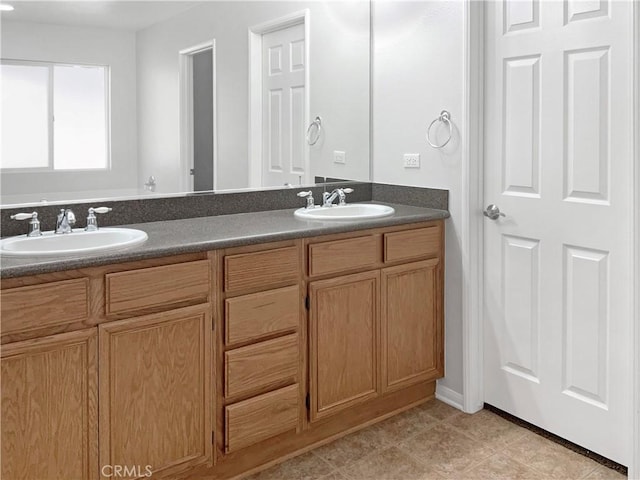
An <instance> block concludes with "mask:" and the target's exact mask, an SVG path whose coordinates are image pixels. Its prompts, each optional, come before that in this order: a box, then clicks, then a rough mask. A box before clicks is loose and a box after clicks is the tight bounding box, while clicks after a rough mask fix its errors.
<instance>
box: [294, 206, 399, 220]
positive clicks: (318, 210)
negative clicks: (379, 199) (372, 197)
mask: <svg viewBox="0 0 640 480" xmlns="http://www.w3.org/2000/svg"><path fill="white" fill-rule="evenodd" d="M394 212H395V210H394V209H393V207H389V206H387V205H376V204H372V203H350V204H347V205H342V206H334V207H315V208H311V209H306V208H299V209H298V210H296V211H295V212H293V215H294V216H295V217H296V218H299V219H300V220H321V221H324V222H328V221H353V220H368V219H373V218H380V217H387V216H389V215H393V213H394Z"/></svg>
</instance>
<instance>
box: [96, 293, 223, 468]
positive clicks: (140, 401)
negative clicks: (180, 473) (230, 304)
mask: <svg viewBox="0 0 640 480" xmlns="http://www.w3.org/2000/svg"><path fill="white" fill-rule="evenodd" d="M99 328H100V332H99V334H100V336H99V345H100V465H102V466H105V465H112V466H114V465H121V466H123V467H126V468H130V469H131V468H137V469H139V471H140V472H141V474H142V475H144V474H145V473H146V472H147V467H148V468H149V469H150V470H152V471H153V476H154V478H155V477H156V476H159V477H161V476H164V475H169V474H171V473H172V471H173V470H172V467H176V466H178V467H179V468H182V467H185V466H188V465H189V466H190V465H195V464H199V463H203V462H206V461H208V460H209V459H210V458H211V452H212V449H211V446H212V445H211V432H212V429H211V415H210V411H211V405H210V385H211V383H210V377H211V365H210V361H211V355H210V348H211V314H210V308H209V306H208V305H201V306H195V307H187V308H181V309H178V310H172V311H170V312H165V313H159V314H155V315H148V316H144V317H137V318H132V319H129V320H122V321H118V322H112V323H107V324H103V325H101V326H100V327H99ZM108 473H110V471H107V474H108Z"/></svg>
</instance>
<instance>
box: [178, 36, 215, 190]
mask: <svg viewBox="0 0 640 480" xmlns="http://www.w3.org/2000/svg"><path fill="white" fill-rule="evenodd" d="M215 88H216V77H215V40H213V41H211V42H206V43H203V44H200V45H196V46H194V47H190V48H187V49H185V50H181V51H180V113H181V122H180V150H181V151H180V158H181V162H180V163H181V165H182V169H181V170H182V172H181V173H182V184H183V185H182V188H183V190H185V191H193V192H203V191H208V190H213V189H214V188H215V183H216V172H215V171H216V160H217V155H216V147H217V145H216V141H217V138H216V129H215V119H216V103H215V97H216V96H215Z"/></svg>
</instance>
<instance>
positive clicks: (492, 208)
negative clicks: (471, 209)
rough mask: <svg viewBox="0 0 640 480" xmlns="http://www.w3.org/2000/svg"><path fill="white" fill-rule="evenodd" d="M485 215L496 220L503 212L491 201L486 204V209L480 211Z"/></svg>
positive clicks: (502, 215)
mask: <svg viewBox="0 0 640 480" xmlns="http://www.w3.org/2000/svg"><path fill="white" fill-rule="evenodd" d="M482 213H483V215H484V216H485V217H489V218H490V219H491V220H497V219H498V218H499V217H504V216H505V215H504V213H502V212H501V211H500V209H499V208H498V206H497V205H494V204H493V203H492V204H491V205H488V206H487V209H486V210H485V211H484V212H482Z"/></svg>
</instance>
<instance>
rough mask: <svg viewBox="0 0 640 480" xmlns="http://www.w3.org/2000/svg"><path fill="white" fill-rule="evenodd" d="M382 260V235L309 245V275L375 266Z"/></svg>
mask: <svg viewBox="0 0 640 480" xmlns="http://www.w3.org/2000/svg"><path fill="white" fill-rule="evenodd" d="M381 260H382V247H381V237H380V235H366V236H362V237H356V238H348V239H346V240H333V241H329V242H322V243H313V244H311V245H309V276H312V277H314V276H318V275H327V274H330V273H342V272H349V271H353V270H358V269H362V268H367V267H373V266H375V265H376V264H377V263H380V261H381Z"/></svg>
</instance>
